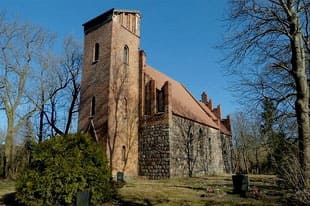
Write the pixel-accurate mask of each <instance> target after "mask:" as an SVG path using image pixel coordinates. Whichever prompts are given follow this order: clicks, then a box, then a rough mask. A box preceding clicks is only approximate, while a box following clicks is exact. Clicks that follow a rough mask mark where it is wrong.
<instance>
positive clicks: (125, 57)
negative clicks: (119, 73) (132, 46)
mask: <svg viewBox="0 0 310 206" xmlns="http://www.w3.org/2000/svg"><path fill="white" fill-rule="evenodd" d="M123 63H124V64H129V48H128V46H127V45H126V46H124V50H123Z"/></svg>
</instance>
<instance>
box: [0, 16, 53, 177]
mask: <svg viewBox="0 0 310 206" xmlns="http://www.w3.org/2000/svg"><path fill="white" fill-rule="evenodd" d="M48 41H49V35H47V33H46V32H45V31H44V30H43V29H41V28H39V27H36V26H33V25H30V24H21V23H18V22H16V21H12V22H9V21H7V20H6V19H5V16H4V15H1V16H0V48H1V52H0V65H1V66H0V67H1V69H0V72H1V73H0V85H1V87H2V89H1V90H0V99H1V101H2V103H3V105H4V111H5V114H6V117H7V132H6V133H7V136H6V140H5V155H6V159H7V162H8V164H7V169H6V170H7V171H8V170H10V169H11V168H12V160H13V156H14V136H15V134H16V131H18V130H19V129H20V128H21V126H22V125H23V123H24V122H25V121H26V120H27V119H28V118H29V117H30V116H31V115H32V114H34V112H35V111H36V107H35V106H34V105H33V104H28V103H30V100H29V98H28V95H27V88H29V87H28V86H29V85H30V84H31V81H30V79H29V76H30V74H31V72H32V71H33V70H35V69H36V62H37V60H38V57H39V56H40V55H41V54H42V53H43V50H44V48H45V45H46V43H47V42H48Z"/></svg>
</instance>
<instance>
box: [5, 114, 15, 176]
mask: <svg viewBox="0 0 310 206" xmlns="http://www.w3.org/2000/svg"><path fill="white" fill-rule="evenodd" d="M7 119H8V126H7V136H6V139H5V157H6V168H5V171H6V172H5V174H6V177H7V176H9V175H10V174H11V169H12V164H13V153H14V151H13V149H14V114H13V113H12V112H7Z"/></svg>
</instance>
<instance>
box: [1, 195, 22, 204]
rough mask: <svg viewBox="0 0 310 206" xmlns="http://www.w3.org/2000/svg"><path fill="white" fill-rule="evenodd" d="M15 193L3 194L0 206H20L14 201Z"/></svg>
mask: <svg viewBox="0 0 310 206" xmlns="http://www.w3.org/2000/svg"><path fill="white" fill-rule="evenodd" d="M15 195H16V192H12V193H8V194H5V195H4V196H3V197H2V198H1V199H0V205H2V204H3V205H6V206H14V205H21V204H19V203H18V202H17V201H16V198H15Z"/></svg>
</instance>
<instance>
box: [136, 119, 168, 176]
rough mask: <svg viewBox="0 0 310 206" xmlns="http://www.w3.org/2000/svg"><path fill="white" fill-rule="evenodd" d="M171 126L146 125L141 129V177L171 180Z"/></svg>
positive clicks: (164, 124)
mask: <svg viewBox="0 0 310 206" xmlns="http://www.w3.org/2000/svg"><path fill="white" fill-rule="evenodd" d="M169 168H170V163H169V124H168V123H159V124H158V123H157V124H150V123H149V124H145V125H144V126H143V127H141V128H140V137H139V175H140V176H146V177H148V178H150V179H164V178H169V177H170V173H169Z"/></svg>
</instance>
